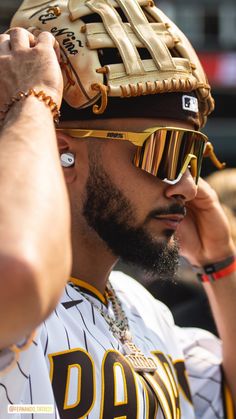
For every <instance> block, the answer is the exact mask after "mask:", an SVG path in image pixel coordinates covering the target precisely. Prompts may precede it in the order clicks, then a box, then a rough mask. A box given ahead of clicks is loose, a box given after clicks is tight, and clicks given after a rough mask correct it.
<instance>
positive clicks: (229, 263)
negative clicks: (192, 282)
mask: <svg viewBox="0 0 236 419" xmlns="http://www.w3.org/2000/svg"><path fill="white" fill-rule="evenodd" d="M193 269H194V271H195V272H196V274H197V278H198V279H199V280H200V282H215V281H217V280H218V279H221V278H223V277H224V276H227V275H229V274H230V273H232V272H233V271H235V270H236V256H235V255H233V256H229V257H227V258H226V259H224V260H221V261H219V262H216V263H210V264H207V265H204V266H203V267H198V266H193Z"/></svg>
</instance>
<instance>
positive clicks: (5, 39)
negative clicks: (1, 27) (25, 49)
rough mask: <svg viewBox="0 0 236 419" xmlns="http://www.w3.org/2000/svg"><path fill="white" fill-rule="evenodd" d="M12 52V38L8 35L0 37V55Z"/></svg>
mask: <svg viewBox="0 0 236 419" xmlns="http://www.w3.org/2000/svg"><path fill="white" fill-rule="evenodd" d="M9 51H10V36H9V35H8V34H6V33H3V34H2V35H0V54H6V53H9Z"/></svg>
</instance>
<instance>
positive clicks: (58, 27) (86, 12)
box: [11, 0, 214, 126]
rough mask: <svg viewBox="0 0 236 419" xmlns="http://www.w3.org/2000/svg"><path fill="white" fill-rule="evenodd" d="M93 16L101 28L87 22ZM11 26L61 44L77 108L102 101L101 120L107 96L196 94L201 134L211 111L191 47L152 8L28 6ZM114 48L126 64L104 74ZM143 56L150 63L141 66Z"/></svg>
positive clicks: (108, 1) (148, 4) (128, 3)
mask: <svg viewBox="0 0 236 419" xmlns="http://www.w3.org/2000/svg"><path fill="white" fill-rule="evenodd" d="M120 10H121V11H122V16H124V15H125V17H126V21H125V22H123V21H122V18H121V15H120V13H119V11H120ZM92 14H94V15H95V16H96V15H97V20H96V19H93V20H92V21H89V22H88V20H89V18H90V17H91V15H92ZM86 22H87V23H86ZM11 26H23V27H25V28H29V27H36V28H38V29H40V30H47V31H50V32H51V33H52V34H53V35H54V36H55V37H56V39H57V40H58V42H59V43H60V47H61V55H62V59H63V64H62V71H63V77H64V84H65V88H64V98H65V100H66V101H67V102H68V104H69V105H71V106H73V107H75V108H78V109H80V108H84V107H87V106H90V105H93V104H95V103H96V102H97V101H100V99H102V105H101V106H100V108H99V107H98V106H96V107H94V112H95V113H101V112H103V111H104V109H105V107H106V106H108V107H109V96H118V97H131V96H141V95H148V94H160V93H165V92H190V91H196V94H197V97H198V100H199V107H200V119H201V125H202V126H203V125H204V124H205V122H206V117H207V115H208V114H209V113H211V112H212V110H213V109H214V100H213V98H212V96H211V90H210V86H209V83H208V80H207V78H206V75H205V73H204V70H203V68H202V66H201V64H200V62H199V59H198V57H197V55H196V53H195V51H194V49H193V47H192V46H191V44H190V43H189V41H188V40H187V38H186V37H185V35H184V34H183V33H182V32H181V31H180V30H179V28H178V27H177V26H176V25H175V24H174V23H173V22H172V21H171V20H170V19H169V18H168V17H167V16H166V15H165V14H164V13H163V12H162V11H161V10H160V9H158V8H157V7H156V6H154V5H153V3H152V1H150V0H116V1H115V0H58V1H45V0H25V1H24V2H23V3H22V5H21V7H20V9H19V10H18V11H17V13H16V14H15V16H14V18H13V20H12V23H11ZM109 48H113V49H114V48H116V49H117V50H118V51H119V55H120V57H121V61H122V62H121V63H120V62H117V61H115V60H113V62H111V63H108V64H106V65H105V66H102V64H101V59H100V57H101V53H102V52H101V51H103V50H105V49H109ZM140 48H145V49H146V50H147V51H148V53H149V58H147V59H142V58H141V56H140V50H139V49H140ZM107 96H108V98H107ZM107 99H108V100H107Z"/></svg>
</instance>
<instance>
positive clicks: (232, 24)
mask: <svg viewBox="0 0 236 419" xmlns="http://www.w3.org/2000/svg"><path fill="white" fill-rule="evenodd" d="M42 2H43V1H42ZM52 3H53V4H55V2H54V1H53V2H52ZM20 4H21V0H0V30H1V32H2V31H4V30H6V29H7V28H8V25H9V21H10V18H11V16H12V15H13V13H14V11H15V10H16V9H17V7H18V6H19V5H20ZM157 4H158V7H160V8H161V9H162V10H163V11H164V12H166V14H167V15H168V16H169V17H170V18H171V19H173V20H174V21H175V22H176V23H177V25H178V26H179V27H180V28H181V29H182V30H183V32H184V33H185V34H186V35H187V36H188V38H189V39H190V41H191V42H192V44H193V46H194V47H195V49H196V50H197V51H198V53H199V55H200V59H201V61H202V63H203V66H204V68H205V71H206V73H207V75H208V78H209V81H210V83H211V85H212V88H213V96H214V98H215V100H216V109H215V112H214V114H213V116H211V117H210V119H209V121H208V124H207V127H206V128H205V129H204V130H205V132H206V134H208V136H209V137H210V139H211V140H212V141H213V143H214V145H215V149H216V151H217V152H218V154H219V155H220V158H221V159H222V160H225V161H226V162H227V166H228V167H233V166H236V1H235V0H224V1H223V2H222V1H221V0H198V1H196V0H158V3H157ZM213 170H215V169H214V167H213V166H212V164H211V163H210V162H209V164H208V162H207V163H206V162H205V165H204V167H203V174H204V175H207V174H209V173H211V172H212V171H213Z"/></svg>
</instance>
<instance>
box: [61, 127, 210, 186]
mask: <svg viewBox="0 0 236 419" xmlns="http://www.w3.org/2000/svg"><path fill="white" fill-rule="evenodd" d="M161 130H165V131H172V132H173V131H178V132H183V133H191V134H195V135H196V136H197V137H199V140H203V141H204V142H205V146H206V145H207V144H208V137H207V136H206V135H205V134H203V133H202V132H199V131H195V130H191V129H186V128H178V127H166V126H158V127H151V128H147V129H145V130H144V131H142V132H132V131H115V130H109V131H108V130H93V129H90V130H88V129H79V128H67V127H65V128H56V131H57V132H64V133H66V134H69V135H70V136H71V137H73V138H91V139H93V138H101V139H106V140H119V141H121V140H123V141H130V142H131V143H132V144H134V145H135V146H137V147H142V146H143V144H144V143H145V141H146V140H148V138H149V137H150V136H151V135H152V134H154V133H155V132H157V131H161ZM188 167H191V172H192V176H193V178H194V179H195V180H196V183H197V177H196V176H197V156H195V155H194V154H189V155H188V156H187V157H186V159H185V161H184V164H183V166H182V168H181V171H180V173H179V175H178V177H177V178H176V179H173V180H170V179H167V178H166V179H162V180H163V182H166V183H168V184H170V185H174V184H176V183H177V182H179V180H180V179H181V177H182V176H183V174H184V173H185V172H186V170H187V168H188ZM143 170H144V169H143Z"/></svg>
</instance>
